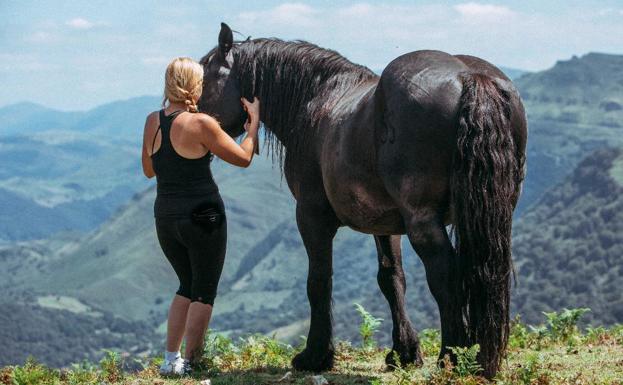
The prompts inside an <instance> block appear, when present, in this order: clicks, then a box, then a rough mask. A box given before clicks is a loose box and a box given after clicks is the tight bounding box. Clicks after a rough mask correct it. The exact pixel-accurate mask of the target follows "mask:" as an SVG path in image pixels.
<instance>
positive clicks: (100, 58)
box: [0, 0, 623, 110]
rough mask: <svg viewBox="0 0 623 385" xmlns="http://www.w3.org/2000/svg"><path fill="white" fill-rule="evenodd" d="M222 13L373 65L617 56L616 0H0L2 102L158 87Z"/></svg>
mask: <svg viewBox="0 0 623 385" xmlns="http://www.w3.org/2000/svg"><path fill="white" fill-rule="evenodd" d="M221 21H224V22H226V23H228V24H229V25H230V26H231V28H232V29H234V30H236V31H240V33H241V35H235V36H234V38H238V39H242V38H246V37H247V36H251V37H252V38H253V37H279V38H282V39H286V40H291V39H303V40H307V41H309V42H312V43H315V44H318V45H320V46H322V47H326V48H331V49H334V50H336V51H338V52H340V53H341V54H342V55H344V56H346V57H347V58H348V59H350V60H351V61H353V62H356V63H359V64H363V65H366V66H368V67H370V68H371V69H373V70H382V68H384V67H385V65H387V63H389V62H390V61H391V60H392V59H394V58H396V57H397V56H399V55H401V54H404V53H406V52H410V51H415V50H419V49H438V50H442V51H446V52H449V53H452V54H459V53H463V54H470V55H475V56H479V57H481V58H483V59H485V60H488V61H490V62H492V63H494V64H496V65H498V66H504V67H511V68H517V69H522V70H528V71H539V70H543V69H547V68H550V67H551V66H553V65H554V64H555V62H556V61H557V60H567V59H569V58H571V57H572V56H573V55H577V56H581V55H583V54H586V53H588V52H606V53H614V54H623V38H622V37H621V36H623V0H602V1H578V0H567V1H563V0H555V1H545V0H539V1H536V0H524V1H482V2H480V1H475V2H474V1H465V0H463V1H446V2H442V1H414V0H412V1H369V2H349V1H341V0H331V1H325V0H314V1H311V0H310V1H298V2H296V1H293V2H284V1H276V0H264V1H181V0H176V1H166V2H165V1H139V0H123V1H118V0H106V1H100V0H92V1H54V0H49V1H37V2H35V1H27V0H22V1H13V0H0V85H1V86H0V106H4V105H8V104H12V103H16V102H22V101H29V102H35V103H39V104H42V105H44V106H47V107H50V108H55V109H60V110H86V109H90V108H93V107H95V106H97V105H101V104H104V103H108V102H111V101H116V100H121V99H128V98H131V97H136V96H141V95H161V94H162V89H163V82H164V70H165V68H166V65H167V64H168V63H169V61H170V60H171V59H173V58H174V57H177V56H190V57H192V58H195V59H196V60H199V59H200V58H201V56H203V54H205V53H206V52H207V51H209V50H210V49H211V48H212V47H214V46H215V45H216V42H217V36H218V31H219V28H220V22H221ZM154 108H157V106H154Z"/></svg>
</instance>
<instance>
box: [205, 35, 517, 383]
mask: <svg viewBox="0 0 623 385" xmlns="http://www.w3.org/2000/svg"><path fill="white" fill-rule="evenodd" d="M228 32H229V33H228ZM228 36H229V38H228ZM232 43H233V42H232V41H231V32H230V31H229V27H227V26H226V25H224V24H223V25H222V30H221V35H220V39H219V46H218V47H217V48H215V49H213V50H212V51H210V53H208V54H207V55H206V56H204V58H202V60H201V63H202V64H203V65H204V68H205V70H206V71H205V73H206V75H205V81H204V92H203V95H202V98H201V100H200V103H199V107H200V109H201V110H202V111H204V112H208V113H210V114H212V115H214V116H216V117H217V118H218V119H219V121H220V122H221V124H222V126H223V127H224V128H225V129H226V130H227V131H228V132H229V133H230V134H231V135H233V136H237V135H240V134H241V133H242V132H243V130H242V128H241V127H242V122H244V120H245V116H244V112H243V111H242V108H241V107H239V103H238V102H237V98H239V97H240V96H241V95H244V96H246V97H248V98H251V97H252V96H258V97H259V99H260V100H261V103H262V106H261V114H260V118H261V120H262V122H263V123H264V125H265V127H266V130H265V132H266V135H267V139H268V144H269V150H272V153H273V155H274V156H276V157H277V158H278V159H279V162H280V164H282V165H283V172H284V175H285V177H286V180H287V182H288V186H289V188H290V190H291V191H292V194H293V195H294V197H295V198H296V201H297V206H296V221H297V225H298V228H299V231H300V233H301V237H302V239H303V243H304V245H305V248H306V250H307V254H308V257H309V275H308V282H307V294H308V297H309V301H310V306H311V325H310V330H309V336H308V340H307V347H306V349H305V350H304V351H303V352H302V353H300V354H299V355H297V356H296V357H295V358H294V360H293V366H294V367H295V368H296V369H305V370H313V371H321V370H325V369H329V368H330V367H332V365H333V342H332V327H331V287H332V243H333V242H332V241H333V237H334V236H335V234H336V231H337V229H338V227H340V226H349V227H351V228H353V229H355V230H357V231H360V232H364V233H369V234H373V235H374V238H375V242H376V245H377V251H378V256H379V271H378V276H377V278H378V282H379V286H380V288H381V291H382V292H383V294H384V296H385V297H386V299H387V300H388V302H389V305H390V309H391V312H392V321H393V332H392V336H393V350H394V351H396V352H397V353H398V355H399V357H400V362H401V363H402V364H407V363H409V362H414V363H416V364H421V363H422V358H421V352H420V348H419V341H418V338H417V333H416V331H415V329H414V328H413V326H412V324H411V321H410V320H409V317H408V315H407V312H406V310H405V305H404V303H405V302H404V293H405V279H404V273H403V270H402V261H401V255H400V235H399V234H407V236H408V238H409V241H410V242H411V245H412V246H413V248H414V249H415V251H416V252H417V254H418V255H419V257H420V258H421V259H422V261H423V263H424V266H425V268H426V277H427V281H428V284H429V287H430V289H431V292H432V293H433V296H434V297H435V300H436V301H437V303H438V305H439V311H440V318H441V329H442V349H441V352H440V358H442V357H443V356H444V355H445V354H450V352H449V349H448V347H450V346H467V345H471V344H474V343H479V344H480V346H481V353H480V354H479V362H480V363H481V365H482V366H483V368H484V374H485V375H486V376H488V377H492V376H493V375H495V373H496V371H497V369H498V367H499V363H500V360H501V358H502V355H503V354H504V351H505V348H506V343H507V339H508V323H509V320H508V317H509V316H508V306H509V292H510V287H509V285H510V274H511V271H512V263H511V256H510V230H511V219H512V211H513V209H514V207H515V204H516V201H517V199H518V196H519V190H520V184H521V181H522V180H523V175H524V159H525V155H524V153H525V145H526V138H527V130H526V119H525V113H524V110H523V106H522V103H521V100H520V98H519V95H518V93H517V91H516V90H515V88H514V87H513V85H512V83H511V81H510V80H509V79H508V78H507V77H506V76H504V74H502V72H501V71H499V70H498V69H497V68H495V67H494V66H492V65H491V64H489V63H487V62H485V61H483V60H481V59H478V58H475V57H471V56H465V55H457V56H453V55H449V54H447V53H444V52H440V51H417V52H412V53H408V54H405V55H403V56H400V57H398V58H397V59H395V60H394V61H392V62H391V63H390V64H389V65H388V66H387V68H385V70H384V71H383V73H382V75H381V76H380V77H379V76H377V75H375V74H374V73H372V72H371V71H370V70H368V69H367V68H365V67H362V66H359V65H356V64H353V63H351V62H349V61H348V60H346V59H345V58H344V57H342V56H340V55H339V54H338V53H336V52H334V51H330V50H326V49H322V48H319V47H317V46H315V45H313V44H309V43H305V42H284V41H281V40H278V39H256V40H248V41H245V42H241V43H238V44H232ZM449 224H451V225H453V226H454V228H455V237H456V242H455V243H456V245H453V244H452V243H451V241H450V237H449V235H448V233H447V231H446V228H445V226H446V225H449ZM386 361H387V362H388V363H389V364H391V363H393V355H392V353H390V354H389V355H388V356H387V359H386Z"/></svg>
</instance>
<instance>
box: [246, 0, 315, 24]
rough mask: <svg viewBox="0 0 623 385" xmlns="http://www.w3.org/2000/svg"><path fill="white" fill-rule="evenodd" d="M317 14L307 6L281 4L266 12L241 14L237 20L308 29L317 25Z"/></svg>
mask: <svg viewBox="0 0 623 385" xmlns="http://www.w3.org/2000/svg"><path fill="white" fill-rule="evenodd" d="M317 14H318V11H317V10H316V9H314V8H312V7H311V6H309V5H307V4H302V3H283V4H281V5H278V6H276V7H274V8H272V9H270V10H266V11H250V12H243V13H241V14H240V15H239V18H240V19H241V21H243V22H245V23H262V24H278V25H291V26H299V27H309V26H313V25H315V24H317V23H316V22H317V20H316V15H317ZM234 29H235V28H234Z"/></svg>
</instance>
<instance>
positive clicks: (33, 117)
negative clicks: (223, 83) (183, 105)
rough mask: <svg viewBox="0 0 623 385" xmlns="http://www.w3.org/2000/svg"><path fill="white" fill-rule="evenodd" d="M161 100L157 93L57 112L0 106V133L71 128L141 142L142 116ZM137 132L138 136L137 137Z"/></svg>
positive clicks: (26, 105) (20, 105)
mask: <svg viewBox="0 0 623 385" xmlns="http://www.w3.org/2000/svg"><path fill="white" fill-rule="evenodd" d="M160 101H161V100H160V98H158V97H156V96H139V97H135V98H130V99H127V100H120V101H116V102H112V103H107V104H104V105H101V106H99V107H96V108H93V109H91V110H88V111H57V110H53V109H49V108H47V107H44V106H41V105H38V104H35V103H27V102H25V103H24V102H23V103H16V104H11V105H8V106H4V107H0V122H2V127H1V131H0V135H1V136H9V135H30V134H33V133H36V132H42V131H51V130H55V131H74V132H88V133H91V134H100V135H105V136H108V137H109V138H111V139H125V140H127V141H130V142H132V143H136V142H138V143H140V141H141V140H142V136H141V134H142V128H143V126H144V125H145V117H146V116H147V114H148V113H149V112H151V111H154V110H157V109H158V106H159V105H160ZM136 133H138V134H139V135H138V136H136V135H135V134H136Z"/></svg>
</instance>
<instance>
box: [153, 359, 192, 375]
mask: <svg viewBox="0 0 623 385" xmlns="http://www.w3.org/2000/svg"><path fill="white" fill-rule="evenodd" d="M189 369H190V366H189V365H188V363H187V361H186V360H185V359H183V358H182V357H178V358H176V359H175V360H173V361H169V360H164V362H163V363H162V365H160V374H162V375H168V374H176V375H183V374H188V373H190V370H189Z"/></svg>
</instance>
